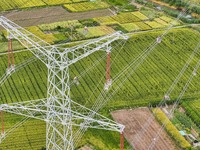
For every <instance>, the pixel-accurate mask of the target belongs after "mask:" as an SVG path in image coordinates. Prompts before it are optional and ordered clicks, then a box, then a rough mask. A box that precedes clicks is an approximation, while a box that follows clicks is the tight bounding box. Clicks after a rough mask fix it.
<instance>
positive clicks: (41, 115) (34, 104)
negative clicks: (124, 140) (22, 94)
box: [0, 99, 124, 132]
mask: <svg viewBox="0 0 200 150" xmlns="http://www.w3.org/2000/svg"><path fill="white" fill-rule="evenodd" d="M46 101H47V99H39V100H32V101H25V102H19V103H11V104H2V105H0V111H5V112H9V113H14V114H17V115H22V116H26V117H30V118H35V119H39V120H43V121H45V122H50V120H48V119H47V117H46V116H47V113H49V111H48V110H47V107H46ZM71 105H72V110H70V111H71V115H72V116H71V118H72V121H71V125H72V126H79V127H80V128H95V129H104V130H111V131H117V132H122V131H123V129H124V126H123V125H121V124H119V123H116V122H115V121H113V120H111V119H109V118H106V117H104V116H102V115H100V114H98V113H96V112H94V111H92V110H90V109H88V108H86V107H84V106H82V105H80V104H78V103H76V102H74V101H72V103H71ZM53 107H54V108H53ZM74 109H75V110H74ZM54 110H56V111H54ZM68 111H69V110H68V109H67V108H66V109H65V113H64V112H63V110H62V111H59V107H56V106H52V110H51V111H50V113H52V116H56V117H57V119H56V120H54V121H53V122H54V123H58V124H62V125H68V124H69V122H65V121H64V120H62V118H60V117H59V116H63V115H66V116H67V115H68V113H67V112H68ZM91 113H92V114H93V117H88V114H91Z"/></svg>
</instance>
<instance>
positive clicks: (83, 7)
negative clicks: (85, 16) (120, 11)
mask: <svg viewBox="0 0 200 150" xmlns="http://www.w3.org/2000/svg"><path fill="white" fill-rule="evenodd" d="M64 7H65V8H67V9H68V10H69V11H71V12H81V11H90V10H94V9H105V8H109V7H110V6H109V5H108V4H107V3H105V2H102V1H94V2H83V3H76V4H65V5H64Z"/></svg>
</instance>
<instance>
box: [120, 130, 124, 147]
mask: <svg viewBox="0 0 200 150" xmlns="http://www.w3.org/2000/svg"><path fill="white" fill-rule="evenodd" d="M120 150H124V133H123V132H122V133H120Z"/></svg>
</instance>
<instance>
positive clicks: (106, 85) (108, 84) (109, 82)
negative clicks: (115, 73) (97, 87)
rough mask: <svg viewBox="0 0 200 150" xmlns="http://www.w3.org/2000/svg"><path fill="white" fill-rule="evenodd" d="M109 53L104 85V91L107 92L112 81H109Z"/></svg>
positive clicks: (108, 54)
mask: <svg viewBox="0 0 200 150" xmlns="http://www.w3.org/2000/svg"><path fill="white" fill-rule="evenodd" d="M110 56H111V53H110V51H108V52H107V62H106V84H105V87H104V89H105V90H108V88H109V86H110V85H111V84H112V80H111V79H110Z"/></svg>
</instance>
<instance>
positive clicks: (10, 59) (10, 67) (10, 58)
mask: <svg viewBox="0 0 200 150" xmlns="http://www.w3.org/2000/svg"><path fill="white" fill-rule="evenodd" d="M14 69H15V61H14V54H13V50H12V38H11V37H8V70H7V73H8V74H10V72H11V71H14Z"/></svg>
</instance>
